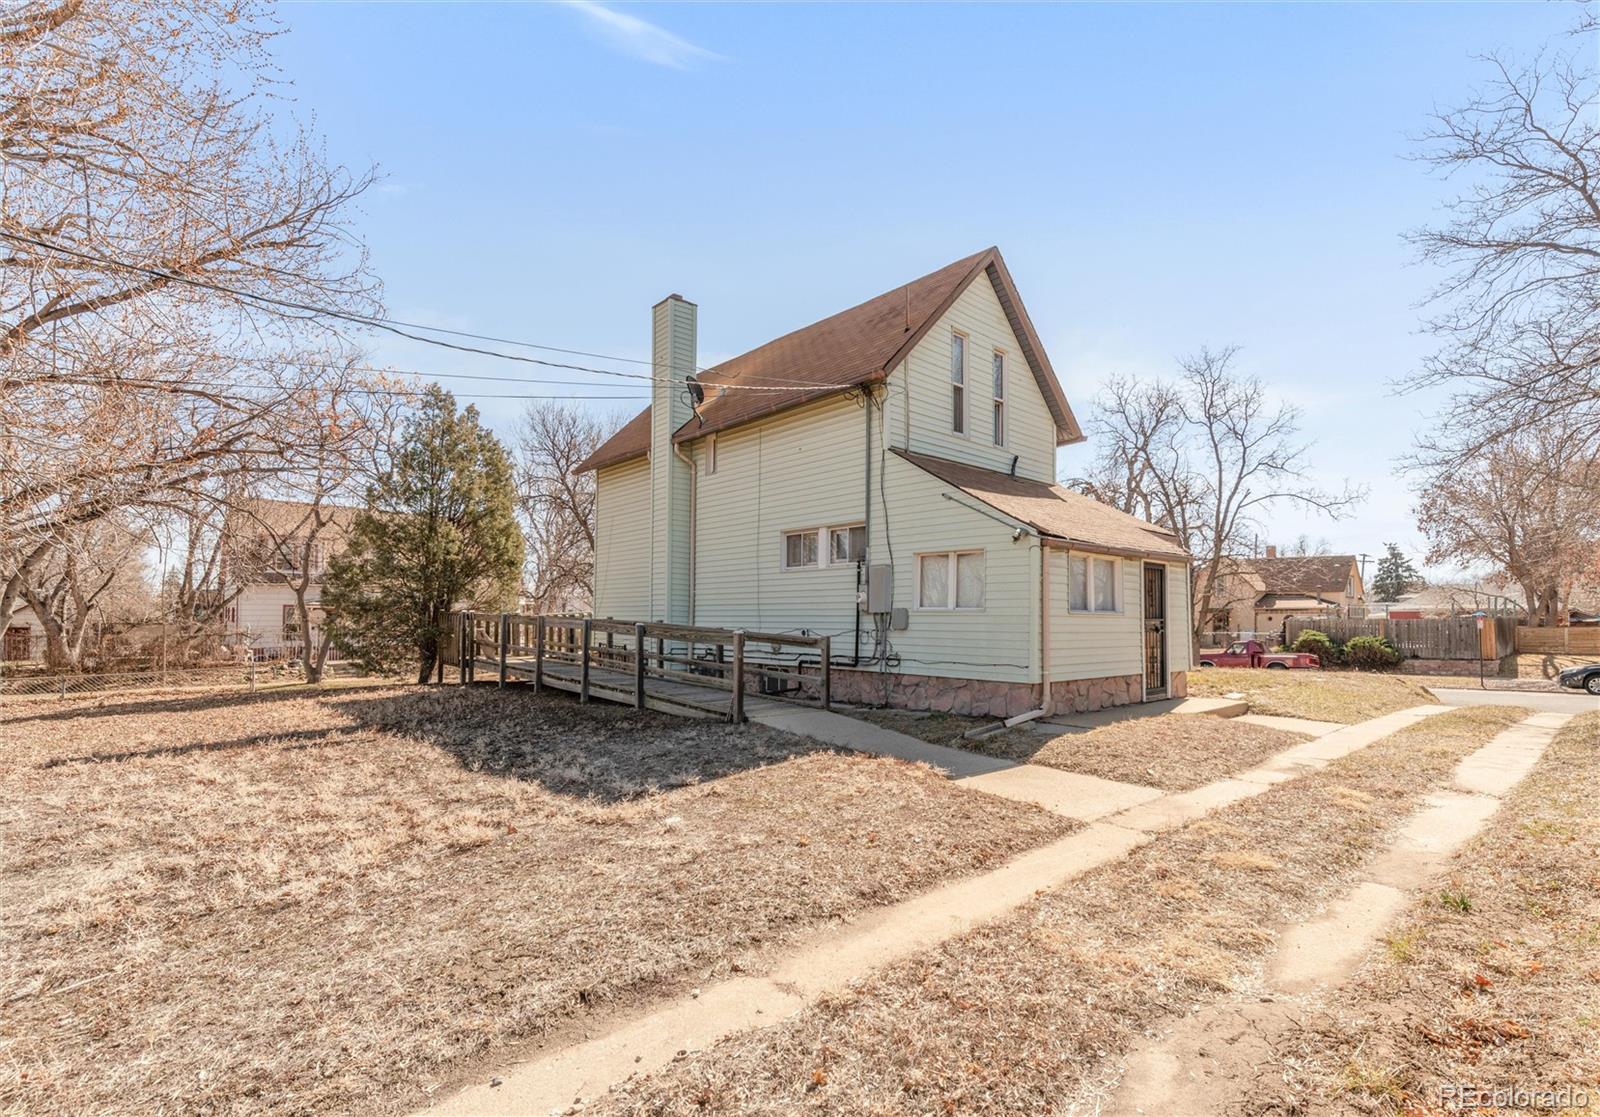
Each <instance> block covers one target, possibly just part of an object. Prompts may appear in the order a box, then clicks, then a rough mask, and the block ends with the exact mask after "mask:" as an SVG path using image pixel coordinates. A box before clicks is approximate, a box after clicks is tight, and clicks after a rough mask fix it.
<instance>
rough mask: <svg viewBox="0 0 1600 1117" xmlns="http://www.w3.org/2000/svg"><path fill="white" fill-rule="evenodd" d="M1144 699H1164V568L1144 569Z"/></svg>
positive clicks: (1165, 603) (1165, 662)
mask: <svg viewBox="0 0 1600 1117" xmlns="http://www.w3.org/2000/svg"><path fill="white" fill-rule="evenodd" d="M1144 696H1145V698H1146V699H1150V698H1165V697H1166V696H1167V568H1166V567H1165V566H1161V565H1158V564H1148V563H1147V564H1146V565H1145V568H1144Z"/></svg>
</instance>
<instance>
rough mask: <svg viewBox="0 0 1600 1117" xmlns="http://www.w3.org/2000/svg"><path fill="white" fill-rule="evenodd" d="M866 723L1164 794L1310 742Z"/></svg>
mask: <svg viewBox="0 0 1600 1117" xmlns="http://www.w3.org/2000/svg"><path fill="white" fill-rule="evenodd" d="M866 716H868V717H869V719H870V720H872V721H874V722H876V723H877V724H879V725H882V726H885V727H886V728H889V729H895V730H898V731H899V732H901V733H909V734H911V735H912V736H916V737H920V738H922V739H923V740H925V741H932V742H934V743H935V744H941V745H953V746H955V747H956V748H963V749H968V750H970V751H972V752H979V753H983V754H984V755H985V756H998V757H1001V758H1002V759H1005V760H1016V761H1021V762H1023V763H1027V764H1043V765H1045V766H1047V767H1050V768H1062V769H1065V770H1066V771H1069V772H1081V773H1083V774H1084V775H1089V776H1099V777H1100V778H1102V779H1107V780H1117V781H1119V782H1121V783H1138V784H1145V785H1147V786H1149V787H1159V788H1161V789H1163V790H1165V791H1188V790H1189V789H1190V788H1194V787H1199V786H1200V785H1201V784H1203V783H1210V782H1211V781H1212V780H1216V779H1221V778H1223V777H1224V776H1231V775H1233V774H1234V773H1236V772H1242V771H1244V770H1245V769H1247V768H1252V767H1254V766H1255V765H1257V764H1259V763H1261V762H1262V761H1263V760H1265V759H1266V758H1267V757H1269V756H1272V755H1273V754H1274V753H1279V752H1282V751H1283V750H1284V749H1286V748H1289V747H1291V746H1293V745H1295V744H1298V743H1299V742H1301V741H1304V740H1306V739H1307V737H1308V735H1307V734H1301V733H1288V732H1285V731H1283V730H1280V729H1268V728H1267V727H1266V726H1264V725H1251V724H1250V723H1249V722H1241V721H1233V720H1231V719H1228V718H1214V717H1205V716H1197V715H1193V714H1161V715H1159V716H1154V717H1141V718H1130V719H1128V720H1127V721H1119V722H1113V723H1112V724H1110V725H1103V726H1101V727H1100V728H1098V729H1091V730H1088V731H1085V732H1081V733H1062V734H1060V735H1058V736H1054V737H1048V736H1045V735H1044V734H1042V733H1040V732H1038V731H1037V730H1034V729H1029V728H1028V727H1026V726H1018V727H1017V728H1015V729H1011V730H1007V731H1005V732H1002V733H996V734H994V735H993V736H990V737H979V738H975V739H967V738H964V737H963V736H962V734H963V733H964V732H965V731H966V729H968V728H970V727H971V726H973V725H984V724H992V723H986V722H984V721H982V720H979V719H977V718H964V717H958V716H956V715H953V714H933V715H930V716H927V717H917V716H915V715H912V714H908V713H905V712H903V711H899V710H873V711H869V712H868V714H867V715H866Z"/></svg>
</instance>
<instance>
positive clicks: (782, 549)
mask: <svg viewBox="0 0 1600 1117" xmlns="http://www.w3.org/2000/svg"><path fill="white" fill-rule="evenodd" d="M866 526H867V525H866V524H865V523H864V522H863V521H861V520H851V521H846V522H845V523H839V524H825V525H823V526H821V527H791V528H784V529H783V530H782V531H780V532H779V533H778V567H779V569H780V570H783V571H785V572H789V571H800V570H825V569H827V568H828V567H834V568H850V569H854V567H855V565H856V560H855V559H848V560H846V561H844V562H833V561H832V558H833V533H834V532H836V531H848V530H849V529H850V528H857V527H858V528H862V529H865V528H866ZM791 535H815V536H816V537H817V561H816V562H815V563H812V564H811V565H809V566H790V565H789V536H791Z"/></svg>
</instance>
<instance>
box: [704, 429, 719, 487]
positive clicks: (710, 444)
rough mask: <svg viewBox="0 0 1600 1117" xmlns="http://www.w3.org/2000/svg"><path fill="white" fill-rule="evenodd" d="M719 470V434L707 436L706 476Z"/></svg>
mask: <svg viewBox="0 0 1600 1117" xmlns="http://www.w3.org/2000/svg"><path fill="white" fill-rule="evenodd" d="M716 471H717V436H716V435H714V434H711V435H707V436H706V476H707V477H710V476H711V475H712V474H713V473H715V472H716Z"/></svg>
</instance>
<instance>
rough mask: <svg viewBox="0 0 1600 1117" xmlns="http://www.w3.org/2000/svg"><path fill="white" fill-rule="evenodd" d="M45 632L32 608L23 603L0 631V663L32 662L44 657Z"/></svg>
mask: <svg viewBox="0 0 1600 1117" xmlns="http://www.w3.org/2000/svg"><path fill="white" fill-rule="evenodd" d="M44 650H45V632H44V625H42V624H40V623H39V618H38V615H37V614H35V613H34V611H33V609H32V608H30V607H29V606H27V605H24V606H23V607H22V608H21V610H19V611H18V612H16V613H13V614H12V616H11V619H10V620H9V621H7V622H6V624H5V631H4V632H0V663H34V662H37V661H39V660H42V659H44Z"/></svg>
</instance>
